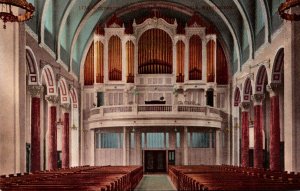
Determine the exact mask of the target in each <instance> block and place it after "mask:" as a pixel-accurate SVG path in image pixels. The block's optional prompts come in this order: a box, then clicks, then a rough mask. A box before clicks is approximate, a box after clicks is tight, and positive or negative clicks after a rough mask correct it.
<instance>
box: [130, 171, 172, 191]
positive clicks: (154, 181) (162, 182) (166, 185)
mask: <svg viewBox="0 0 300 191" xmlns="http://www.w3.org/2000/svg"><path fill="white" fill-rule="evenodd" d="M143 190H151V191H154V190H165V191H166V190H170V191H171V190H172V191H173V190H176V188H175V187H174V185H173V184H172V182H171V181H170V179H169V177H168V176H167V175H144V177H143V179H142V180H141V181H140V183H139V184H138V185H137V187H136V189H135V191H143Z"/></svg>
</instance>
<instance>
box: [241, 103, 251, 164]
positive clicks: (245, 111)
mask: <svg viewBox="0 0 300 191" xmlns="http://www.w3.org/2000/svg"><path fill="white" fill-rule="evenodd" d="M240 107H241V108H242V145H241V150H242V161H241V162H242V166H243V167H248V166H249V107H250V103H249V102H242V103H241V106H240Z"/></svg>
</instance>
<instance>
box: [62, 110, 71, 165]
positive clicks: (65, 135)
mask: <svg viewBox="0 0 300 191" xmlns="http://www.w3.org/2000/svg"><path fill="white" fill-rule="evenodd" d="M62 107H63V109H64V110H65V112H64V116H63V128H62V168H68V167H69V166H70V165H69V164H70V146H69V144H70V133H69V129H70V114H69V110H70V109H69V108H70V104H63V105H62Z"/></svg>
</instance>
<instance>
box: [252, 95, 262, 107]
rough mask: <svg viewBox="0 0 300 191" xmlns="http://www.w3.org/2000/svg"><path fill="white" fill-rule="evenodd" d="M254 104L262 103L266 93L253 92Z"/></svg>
mask: <svg viewBox="0 0 300 191" xmlns="http://www.w3.org/2000/svg"><path fill="white" fill-rule="evenodd" d="M251 98H252V100H253V102H254V105H262V101H263V100H264V99H265V95H264V94H253V95H252V96H251Z"/></svg>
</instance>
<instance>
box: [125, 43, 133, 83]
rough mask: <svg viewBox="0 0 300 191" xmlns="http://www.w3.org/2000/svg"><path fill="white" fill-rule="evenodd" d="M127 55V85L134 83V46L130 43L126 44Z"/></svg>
mask: <svg viewBox="0 0 300 191" xmlns="http://www.w3.org/2000/svg"><path fill="white" fill-rule="evenodd" d="M126 54H127V83H134V44H133V42H132V41H128V42H127V43H126Z"/></svg>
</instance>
